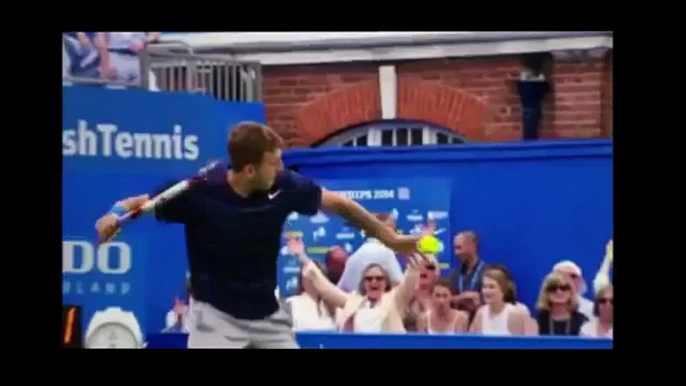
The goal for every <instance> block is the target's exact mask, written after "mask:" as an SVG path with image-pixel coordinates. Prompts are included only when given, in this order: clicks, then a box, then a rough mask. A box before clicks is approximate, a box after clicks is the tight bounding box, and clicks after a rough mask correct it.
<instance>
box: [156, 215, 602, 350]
mask: <svg viewBox="0 0 686 386" xmlns="http://www.w3.org/2000/svg"><path fill="white" fill-rule="evenodd" d="M378 216H379V219H380V220H382V221H384V222H386V223H387V225H388V226H390V227H395V225H394V223H393V221H392V220H391V218H390V217H389V216H387V215H384V214H380V215H378ZM431 231H432V229H431V228H430V227H427V228H426V229H425V232H428V233H431ZM453 244H454V253H455V257H456V259H457V260H458V262H459V266H458V267H457V268H456V269H455V270H454V271H453V272H448V273H446V274H445V275H443V277H442V275H441V272H440V266H439V264H438V262H437V261H436V259H435V258H434V257H433V256H428V259H429V260H428V261H423V262H420V261H418V260H414V259H412V258H411V259H409V260H408V261H407V264H406V267H405V270H404V271H403V269H402V268H401V265H400V262H399V260H398V259H397V258H396V256H395V253H394V252H393V251H391V250H390V249H388V248H386V247H385V246H384V245H383V244H382V243H380V242H379V241H378V240H375V239H373V238H368V239H367V240H366V241H365V243H364V244H363V245H362V246H361V247H360V248H358V249H357V250H356V251H355V252H354V253H353V254H352V255H351V256H347V253H346V252H345V250H343V249H342V248H340V247H333V248H331V249H330V250H329V252H328V253H327V255H326V258H325V259H324V262H320V261H317V260H312V259H310V258H309V257H308V256H307V255H306V253H305V250H306V248H305V245H304V243H303V241H302V240H301V239H299V238H294V237H292V238H289V239H288V243H287V246H288V250H289V251H290V253H291V254H293V255H295V256H297V257H298V258H299V260H300V262H301V263H302V267H301V271H300V275H299V278H298V290H297V295H295V296H291V297H289V298H287V299H285V302H284V306H285V307H286V308H287V310H288V311H289V312H290V314H291V316H292V319H293V327H294V329H295V330H296V331H305V330H310V331H346V332H368V333H405V332H412V333H424V334H462V333H471V334H483V335H499V336H507V335H569V336H585V337H604V338H610V339H612V337H613V328H612V326H613V287H612V284H611V283H610V280H609V270H610V266H611V263H612V256H613V252H612V242H610V243H608V245H607V246H606V255H605V259H604V260H603V262H602V264H601V267H600V269H599V270H598V273H597V274H596V277H595V279H594V282H593V284H594V285H593V292H594V296H593V299H587V298H586V297H584V294H585V292H586V291H587V286H586V284H585V281H584V278H583V273H582V271H581V268H579V266H578V265H577V264H575V263H574V262H572V261H561V262H559V263H557V264H555V265H554V266H553V267H551V271H550V273H549V274H548V275H547V276H546V277H545V278H543V280H542V284H541V286H540V292H539V295H538V299H537V302H536V305H535V309H534V310H530V309H529V308H528V307H527V306H526V305H525V304H523V303H521V302H520V301H518V299H517V286H516V283H515V279H514V277H513V276H512V274H511V273H510V271H509V270H508V268H507V267H506V266H504V265H502V264H494V263H487V262H485V261H483V260H482V259H481V258H480V256H479V253H478V245H479V239H478V236H477V235H476V233H475V232H473V231H462V232H459V233H457V234H456V235H455V237H454V239H453ZM190 293H191V291H190V288H187V299H188V300H190V299H192V297H191V296H190ZM275 296H277V297H279V294H278V289H277V291H276V293H275ZM188 300H187V301H188ZM187 301H186V302H187ZM186 302H184V301H183V300H181V299H176V300H175V302H174V307H173V309H172V310H170V311H169V313H168V315H167V323H166V326H167V328H166V331H181V332H185V331H186V325H187V323H188V322H189V321H188V318H187V316H188V315H187V311H188V307H187V304H186Z"/></svg>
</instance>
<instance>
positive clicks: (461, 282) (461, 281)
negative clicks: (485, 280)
mask: <svg viewBox="0 0 686 386" xmlns="http://www.w3.org/2000/svg"><path fill="white" fill-rule="evenodd" d="M483 267H484V262H483V261H479V264H478V265H477V266H476V269H475V270H474V274H473V275H472V280H471V281H470V283H469V287H467V291H474V288H475V287H476V281H477V280H479V271H481V269H482V268H483ZM457 285H458V287H459V288H458V290H459V291H460V293H462V292H464V275H462V274H460V278H459V280H458V283H457Z"/></svg>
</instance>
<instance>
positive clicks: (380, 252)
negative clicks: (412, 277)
mask: <svg viewBox="0 0 686 386" xmlns="http://www.w3.org/2000/svg"><path fill="white" fill-rule="evenodd" d="M375 216H376V218H377V219H379V221H381V222H383V223H384V224H386V225H387V226H388V227H389V228H391V229H393V230H394V231H395V221H394V220H393V217H392V216H391V215H389V214H386V213H377V214H375ZM370 264H377V265H379V266H381V267H382V268H383V269H384V271H385V272H388V275H389V280H390V285H397V284H398V283H399V282H400V281H401V280H402V279H403V271H402V268H401V267H400V263H399V262H398V259H397V258H396V256H395V252H394V251H393V250H392V249H390V248H388V247H387V246H385V245H384V244H382V243H381V242H380V241H379V240H377V239H375V238H373V237H369V238H367V240H366V241H365V242H364V244H362V246H361V247H360V248H358V249H357V251H355V252H354V253H353V254H352V255H351V256H350V257H349V258H348V260H347V262H346V263H345V268H344V269H343V274H342V275H341V277H340V280H339V281H338V287H339V288H340V289H342V290H343V291H345V292H351V291H354V290H355V289H357V288H358V286H359V283H360V280H362V271H364V270H365V269H366V267H368V266H369V265H370Z"/></svg>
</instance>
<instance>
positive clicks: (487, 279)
mask: <svg viewBox="0 0 686 386" xmlns="http://www.w3.org/2000/svg"><path fill="white" fill-rule="evenodd" d="M482 283H483V284H482V286H481V293H482V295H483V298H484V305H483V306H481V307H480V308H479V309H478V311H477V312H476V315H475V316H474V321H473V322H472V325H471V327H470V329H469V331H470V332H474V333H478V334H484V335H523V334H524V332H525V324H526V320H527V319H528V317H527V315H526V313H524V312H523V310H521V309H520V308H519V307H517V306H515V305H514V304H512V303H510V302H507V301H506V299H509V298H514V285H513V283H512V282H511V281H510V279H509V277H508V275H507V274H506V273H505V272H503V271H502V270H500V269H494V268H487V269H486V270H485V271H484V274H483V282H482Z"/></svg>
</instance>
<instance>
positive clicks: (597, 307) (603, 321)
mask: <svg viewBox="0 0 686 386" xmlns="http://www.w3.org/2000/svg"><path fill="white" fill-rule="evenodd" d="M613 314H614V289H613V287H612V284H607V285H605V286H604V287H602V288H599V290H598V293H596V295H595V301H594V302H593V316H594V318H593V319H591V320H590V321H588V322H586V323H584V325H583V326H581V336H586V337H590V338H610V339H612V335H613V334H612V324H613Z"/></svg>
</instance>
